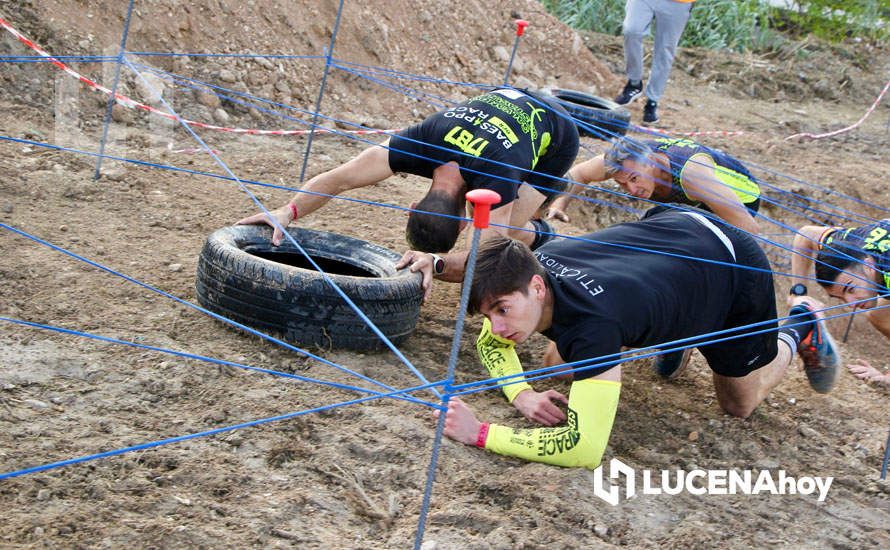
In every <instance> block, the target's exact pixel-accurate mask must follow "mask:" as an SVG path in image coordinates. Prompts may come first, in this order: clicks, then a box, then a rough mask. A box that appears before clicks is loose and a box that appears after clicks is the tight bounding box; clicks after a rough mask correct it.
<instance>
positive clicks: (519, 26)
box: [516, 19, 528, 36]
mask: <svg viewBox="0 0 890 550" xmlns="http://www.w3.org/2000/svg"><path fill="white" fill-rule="evenodd" d="M526 27H528V21H526V20H525V19H517V20H516V36H522V34H523V33H524V32H525V28H526Z"/></svg>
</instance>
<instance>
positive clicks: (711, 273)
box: [534, 210, 741, 380]
mask: <svg viewBox="0 0 890 550" xmlns="http://www.w3.org/2000/svg"><path fill="white" fill-rule="evenodd" d="M699 218H701V216H700V215H699ZM701 219H703V218H701ZM715 225H716V224H715ZM584 238H585V239H590V240H593V241H597V242H601V243H612V244H613V245H623V246H625V247H631V248H623V247H622V246H611V245H607V244H592V243H589V242H585V241H577V240H572V239H565V238H564V239H557V240H554V241H551V242H549V243H547V244H545V245H544V246H542V247H541V248H539V249H538V250H536V251H535V252H534V254H535V256H536V257H537V258H538V261H540V262H541V264H542V265H543V266H544V268H545V269H546V270H547V272H548V273H547V274H548V278H549V283H550V288H551V289H552V290H553V295H554V305H553V308H554V309H553V324H552V325H551V327H550V328H549V329H547V330H546V331H545V332H543V334H544V335H545V336H547V337H548V338H550V339H551V340H553V341H554V342H556V347H557V349H558V350H559V354H560V355H561V356H562V358H563V359H564V360H565V361H566V362H574V361H580V360H583V359H593V358H598V357H602V356H604V355H610V354H615V353H618V352H620V351H621V347H622V346H628V347H632V348H639V347H645V346H652V345H657V344H661V343H665V342H670V341H672V340H677V339H679V338H688V337H692V336H695V335H701V334H707V333H709V332H712V331H714V330H719V329H720V328H721V327H723V326H724V324H725V321H726V319H727V315H728V313H729V311H730V309H731V307H732V304H733V300H734V296H735V293H736V289H737V287H738V285H739V271H741V270H738V269H734V268H733V267H732V266H731V265H730V266H726V265H720V264H713V263H707V262H701V261H696V260H693V259H683V258H677V257H675V256H668V255H664V254H655V253H650V252H641V251H640V250H638V249H640V248H644V249H649V250H656V251H660V252H667V253H671V254H678V255H683V256H688V257H691V258H706V259H712V260H717V261H720V262H727V263H730V264H733V263H734V260H733V256H732V253H730V251H729V249H728V248H727V246H726V245H725V244H724V242H723V241H721V240H720V238H719V237H718V236H717V235H716V234H715V233H714V232H713V231H712V230H710V229H708V228H705V227H703V226H702V223H701V222H699V221H697V219H695V218H693V217H692V216H690V215H689V214H687V213H683V212H679V211H676V210H666V211H664V212H662V213H659V214H656V215H653V216H651V217H648V218H645V219H643V220H640V221H635V222H629V223H624V224H619V225H615V226H612V227H609V228H606V229H603V230H601V231H596V232H594V233H590V234H588V235H585V236H584ZM705 305H706V307H703V306H705ZM614 359H617V357H616V358H614ZM608 368H611V367H604V368H599V369H596V368H594V369H592V370H590V371H583V372H578V373H575V379H576V380H580V379H583V378H588V377H590V376H593V375H596V374H599V373H601V372H604V371H605V370H608Z"/></svg>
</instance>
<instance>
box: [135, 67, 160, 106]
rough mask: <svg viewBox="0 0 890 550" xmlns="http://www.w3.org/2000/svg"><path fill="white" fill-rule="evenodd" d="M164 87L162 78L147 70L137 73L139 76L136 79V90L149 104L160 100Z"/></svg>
mask: <svg viewBox="0 0 890 550" xmlns="http://www.w3.org/2000/svg"><path fill="white" fill-rule="evenodd" d="M166 87H167V86H166V84H164V81H163V80H161V79H160V78H159V77H157V76H155V75H154V74H152V73H149V72H143V73H139V78H137V79H136V91H137V92H138V93H139V96H140V97H143V98H145V102H146V103H148V104H150V105H157V104H158V103H160V102H161V98H162V97H163V96H164V90H165V89H166Z"/></svg>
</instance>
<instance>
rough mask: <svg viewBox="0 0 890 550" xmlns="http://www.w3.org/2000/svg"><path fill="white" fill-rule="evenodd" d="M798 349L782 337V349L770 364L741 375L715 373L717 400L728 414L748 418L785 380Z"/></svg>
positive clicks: (780, 346) (780, 348)
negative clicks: (739, 376)
mask: <svg viewBox="0 0 890 550" xmlns="http://www.w3.org/2000/svg"><path fill="white" fill-rule="evenodd" d="M795 351H796V350H792V349H791V345H790V344H789V343H788V342H786V341H785V340H783V339H779V350H778V353H777V354H776V357H775V358H774V359H773V360H772V361H770V362H769V363H768V364H767V365H765V366H763V367H760V368H759V369H757V370H755V371H753V372H751V373H749V374H748V375H747V376H742V377H741V378H737V377H731V376H721V375H719V374H717V373H716V372H715V373H713V375H714V389H715V390H716V391H717V402H718V403H719V404H720V408H721V409H723V410H724V411H726V412H727V413H729V414H731V415H733V416H738V417H739V418H748V417H749V416H751V413H752V412H754V409H755V408H757V405H759V404H760V403H761V402H763V400H764V399H766V396H767V395H768V394H769V392H770V391H771V390H772V389H773V388H774V387H775V386H776V385H777V384H778V383H779V382H780V381H781V380H782V378H783V377H784V376H785V372H786V371H787V370H788V365H789V364H791V359H792V358H793V357H794V355H795Z"/></svg>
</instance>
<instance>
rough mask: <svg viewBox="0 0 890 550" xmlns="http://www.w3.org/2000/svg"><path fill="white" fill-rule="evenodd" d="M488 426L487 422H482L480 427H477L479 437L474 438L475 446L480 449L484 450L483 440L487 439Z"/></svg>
mask: <svg viewBox="0 0 890 550" xmlns="http://www.w3.org/2000/svg"><path fill="white" fill-rule="evenodd" d="M489 426H490V424H489V423H488V422H483V423H482V425H481V426H479V435H477V436H476V446H477V447H479V448H480V449H484V448H485V440H486V439H488V427H489Z"/></svg>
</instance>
